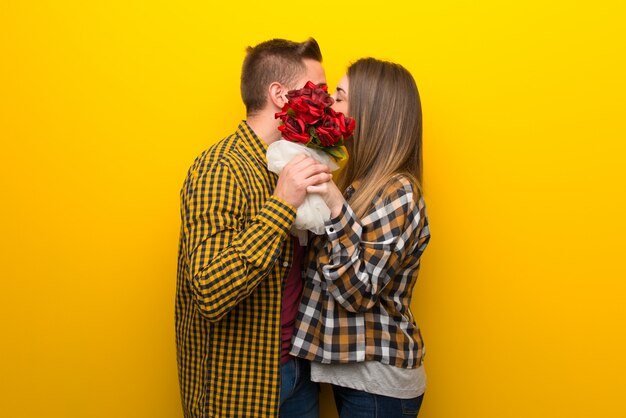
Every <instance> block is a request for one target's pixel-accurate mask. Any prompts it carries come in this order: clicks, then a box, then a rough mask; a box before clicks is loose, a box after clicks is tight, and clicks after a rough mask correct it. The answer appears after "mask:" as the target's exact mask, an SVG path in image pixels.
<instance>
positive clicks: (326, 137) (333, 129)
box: [315, 115, 341, 147]
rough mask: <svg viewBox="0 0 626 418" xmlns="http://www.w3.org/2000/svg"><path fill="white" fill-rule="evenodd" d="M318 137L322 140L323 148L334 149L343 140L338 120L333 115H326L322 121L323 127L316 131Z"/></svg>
mask: <svg viewBox="0 0 626 418" xmlns="http://www.w3.org/2000/svg"><path fill="white" fill-rule="evenodd" d="M315 132H317V137H318V138H319V139H320V145H322V146H323V147H332V146H333V145H335V144H337V142H339V139H341V129H340V127H339V125H338V124H337V119H335V118H334V117H332V116H331V115H326V116H325V117H324V119H323V120H322V125H321V126H319V127H317V128H316V129H315Z"/></svg>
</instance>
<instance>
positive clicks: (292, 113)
mask: <svg viewBox="0 0 626 418" xmlns="http://www.w3.org/2000/svg"><path fill="white" fill-rule="evenodd" d="M287 100H288V101H287V103H286V104H285V106H283V109H282V111H281V112H279V113H276V118H277V119H280V120H281V121H282V124H281V125H280V126H279V127H278V130H280V131H281V133H282V137H283V138H284V139H286V140H287V141H291V142H297V143H300V144H303V145H305V146H307V147H309V148H313V149H320V150H323V151H325V152H327V153H328V154H330V155H331V156H332V157H334V158H335V159H336V160H340V159H342V158H344V157H345V156H346V155H345V148H344V147H343V140H344V138H347V137H349V136H350V135H352V131H353V130H354V126H355V122H354V119H352V118H347V117H345V116H344V114H343V113H337V112H335V111H334V110H333V109H332V108H331V106H332V105H333V103H335V101H334V100H333V98H332V97H330V95H329V94H328V87H327V86H326V85H323V86H317V85H315V84H313V83H312V82H310V81H309V82H307V83H306V85H305V86H304V88H301V89H299V90H291V91H289V92H288V93H287Z"/></svg>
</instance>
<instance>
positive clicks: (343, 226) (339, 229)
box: [324, 203, 361, 241]
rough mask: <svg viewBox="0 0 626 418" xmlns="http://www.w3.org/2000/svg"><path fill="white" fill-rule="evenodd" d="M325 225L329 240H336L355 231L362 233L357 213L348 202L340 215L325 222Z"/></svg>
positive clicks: (358, 233)
mask: <svg viewBox="0 0 626 418" xmlns="http://www.w3.org/2000/svg"><path fill="white" fill-rule="evenodd" d="M324 227H325V228H326V235H327V236H328V240H329V241H335V240H338V239H341V238H343V237H344V236H346V235H348V234H353V233H356V234H357V235H360V231H361V226H360V225H359V224H358V222H357V218H356V214H355V213H354V212H353V211H352V208H351V207H350V206H348V204H346V203H344V204H343V206H342V207H341V211H340V212H339V215H337V216H336V217H334V218H332V219H329V220H327V221H326V222H324Z"/></svg>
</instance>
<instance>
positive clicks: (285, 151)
mask: <svg viewBox="0 0 626 418" xmlns="http://www.w3.org/2000/svg"><path fill="white" fill-rule="evenodd" d="M300 154H304V155H307V156H309V157H312V158H314V159H316V160H317V161H319V162H320V163H322V164H325V165H327V166H328V168H330V170H331V171H335V170H337V169H338V168H339V166H338V165H337V164H336V163H335V161H334V160H333V158H332V157H331V156H330V155H328V154H327V153H325V152H324V151H320V150H316V149H312V148H307V147H305V146H304V145H302V144H297V143H295V142H290V141H286V140H284V139H280V140H278V141H276V142H273V143H272V144H270V145H269V147H268V148H267V154H266V156H267V168H268V169H269V170H270V171H271V172H273V173H276V174H280V172H281V171H282V169H283V168H284V167H285V165H287V163H288V162H289V161H291V159H292V158H294V157H295V156H296V155H300ZM328 219H330V209H328V206H326V203H325V202H324V200H323V199H322V198H321V197H320V196H319V195H317V194H308V195H307V196H306V198H305V199H304V203H302V205H300V207H299V208H298V211H297V213H296V221H295V223H294V229H295V231H294V230H293V229H292V234H294V235H296V236H297V237H298V238H299V239H300V243H301V244H302V245H305V244H306V241H307V232H306V231H307V230H309V231H311V232H313V233H314V234H317V235H322V234H324V232H325V229H324V222H325V221H327V220H328Z"/></svg>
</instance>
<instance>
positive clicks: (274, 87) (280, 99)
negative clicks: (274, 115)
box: [268, 81, 289, 109]
mask: <svg viewBox="0 0 626 418" xmlns="http://www.w3.org/2000/svg"><path fill="white" fill-rule="evenodd" d="M288 91H289V90H288V89H287V87H285V86H283V85H282V84H280V83H279V82H277V81H275V82H273V83H272V84H270V85H269V87H268V92H269V95H270V101H271V102H272V103H273V104H274V106H276V107H277V108H279V109H282V108H283V106H284V105H285V103H287V97H286V95H287V92H288Z"/></svg>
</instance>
